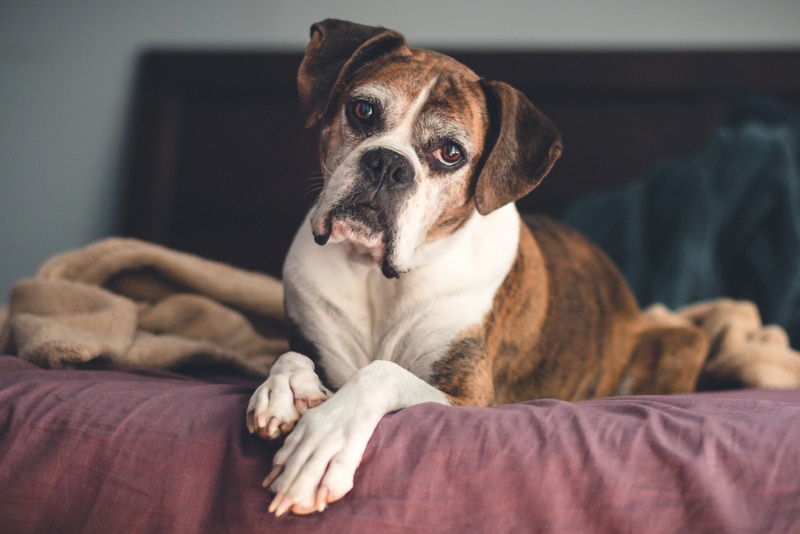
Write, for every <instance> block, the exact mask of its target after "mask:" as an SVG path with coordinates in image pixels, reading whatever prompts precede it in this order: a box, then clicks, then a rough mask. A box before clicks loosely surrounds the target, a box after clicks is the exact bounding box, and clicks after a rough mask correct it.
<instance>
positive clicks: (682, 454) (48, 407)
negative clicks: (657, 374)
mask: <svg viewBox="0 0 800 534" xmlns="http://www.w3.org/2000/svg"><path fill="white" fill-rule="evenodd" d="M255 386H256V384H255V383H244V384H242V383H240V384H230V383H229V384H225V383H211V382H208V381H203V380H199V379H193V378H187V377H183V376H180V375H175V374H169V373H153V372H122V371H46V370H41V369H39V368H37V367H34V366H33V365H31V364H29V363H26V362H23V361H21V360H19V359H17V358H12V357H0V532H14V533H19V532H61V533H67V532H89V533H91V532H98V533H99V532H102V533H107V532H181V533H184V532H348V533H351V532H415V531H416V532H537V531H541V532H547V531H551V532H611V531H615V532H680V531H684V532H686V531H692V532H723V531H728V532H730V531H736V532H740V531H741V532H792V531H794V532H798V531H800V390H791V391H780V392H766V391H740V392H732V393H719V394H695V395H684V396H669V397H624V398H614V399H601V400H595V401H588V402H581V403H577V404H573V403H567V402H560V401H554V400H540V401H532V402H527V403H522V404H516V405H508V406H500V407H495V408H449V407H444V406H439V405H432V404H426V405H420V406H416V407H413V408H409V409H406V410H403V411H401V412H398V413H395V414H392V415H389V416H387V417H385V418H384V420H383V421H382V422H381V424H380V425H379V427H378V429H377V431H376V434H375V435H374V436H373V438H372V440H371V441H370V444H369V446H368V448H367V451H366V453H365V455H364V460H363V464H362V465H361V467H360V468H359V470H358V472H357V473H356V481H355V488H354V489H353V491H352V492H351V493H350V494H348V495H347V496H346V497H345V498H344V499H343V500H342V501H340V502H338V503H336V504H334V505H332V506H330V507H329V508H328V510H326V511H325V512H324V513H322V514H313V515H310V516H305V517H298V516H285V517H281V518H275V517H273V516H271V515H270V514H268V513H267V506H268V504H269V501H270V495H269V493H268V492H267V491H266V490H263V489H262V488H261V486H260V482H261V480H262V478H263V477H264V476H265V475H266V474H267V472H268V471H269V469H270V463H271V457H272V454H273V453H274V452H275V450H276V447H277V445H276V444H270V443H267V442H264V441H262V440H260V439H258V438H256V437H253V436H251V435H249V434H248V433H247V431H246V429H245V425H244V413H245V407H246V405H247V400H248V398H249V395H250V393H251V391H252V390H253V389H254V387H255Z"/></svg>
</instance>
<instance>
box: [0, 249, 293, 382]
mask: <svg viewBox="0 0 800 534" xmlns="http://www.w3.org/2000/svg"><path fill="white" fill-rule="evenodd" d="M6 313H7V317H6V318H5V321H3V318H2V317H0V321H2V323H0V324H3V328H2V331H1V332H0V353H3V354H16V355H18V356H20V357H22V358H24V359H26V360H29V361H31V362H34V363H36V364H38V365H41V366H44V367H50V368H71V367H80V366H81V365H84V364H96V363H103V364H110V365H112V366H117V365H118V366H126V367H142V368H155V369H177V368H183V367H187V366H190V367H196V366H202V367H205V368H208V367H211V368H223V369H225V370H230V371H233V372H236V373H239V374H242V373H243V374H247V375H257V376H265V375H266V374H267V372H268V371H269V367H270V366H271V365H272V362H273V361H274V360H275V358H276V357H277V356H279V355H280V354H281V353H282V352H284V351H285V350H287V343H286V340H285V337H284V315H283V286H282V284H281V282H280V281H279V280H276V279H275V278H272V277H270V276H266V275H262V274H257V273H253V272H248V271H244V270H240V269H235V268H233V267H231V266H228V265H224V264H221V263H217V262H213V261H209V260H206V259H203V258H199V257H197V256H193V255H190V254H185V253H181V252H177V251H174V250H170V249H167V248H164V247H160V246H157V245H154V244H151V243H145V242H142V241H138V240H134V239H119V238H110V239H105V240H102V241H99V242H97V243H94V244H92V245H89V246H87V247H86V248H83V249H80V250H76V251H72V252H67V253H64V254H61V255H58V256H55V257H53V258H52V259H50V260H49V261H47V262H46V263H45V264H44V265H43V266H42V267H41V268H40V269H39V272H38V273H37V274H36V276H35V277H34V278H32V279H25V280H22V281H20V282H18V283H17V284H16V285H15V286H14V287H13V288H12V290H11V295H10V301H9V307H8V310H7V312H6Z"/></svg>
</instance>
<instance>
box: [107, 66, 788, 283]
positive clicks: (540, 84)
mask: <svg viewBox="0 0 800 534" xmlns="http://www.w3.org/2000/svg"><path fill="white" fill-rule="evenodd" d="M451 55H453V56H455V57H457V58H458V59H460V60H461V61H463V62H464V63H466V64H467V65H469V66H470V67H472V68H473V69H474V70H475V71H476V72H478V73H479V74H481V75H483V76H485V77H487V78H491V79H499V80H503V81H506V82H508V83H510V84H511V85H513V86H515V87H517V88H518V89H520V90H522V91H523V92H525V93H526V94H527V95H528V96H529V98H530V99H531V100H532V101H533V102H534V104H536V105H537V106H538V107H539V108H540V109H541V110H542V111H543V112H544V113H545V114H547V115H548V116H549V117H550V118H551V119H552V120H553V121H554V122H555V124H556V125H557V126H558V127H559V129H560V130H561V132H562V135H563V137H564V141H565V152H564V155H563V157H562V158H561V160H560V161H559V162H558V164H556V166H555V168H554V170H553V172H552V173H551V174H550V176H549V177H548V178H547V179H546V180H545V181H544V183H543V184H542V185H541V186H540V187H539V188H538V189H537V190H536V191H534V192H533V193H532V194H531V195H529V197H527V198H525V199H523V200H522V201H520V202H519V205H520V209H521V210H524V211H530V210H538V211H544V212H548V213H551V214H558V212H559V211H560V210H561V209H562V208H563V207H564V205H565V204H566V203H567V202H568V201H569V200H570V199H572V198H574V197H575V196H577V195H580V194H583V193H587V192H590V191H594V190H598V189H601V188H605V187H608V186H611V185H614V184H619V183H621V182H625V181H627V180H631V179H633V178H635V177H637V176H639V175H641V173H643V172H644V171H645V170H646V169H647V168H648V167H649V166H650V165H652V164H653V163H654V162H656V161H659V160H662V159H665V158H670V157H677V156H684V155H687V154H690V153H691V152H692V151H694V150H697V149H699V148H701V147H702V146H703V145H704V143H705V142H706V140H707V139H708V138H709V136H710V134H711V133H712V131H713V130H714V128H715V127H716V126H717V125H718V124H719V123H720V121H721V120H722V118H723V117H724V115H725V113H726V111H727V110H728V109H729V108H730V106H731V104H732V103H733V102H734V101H735V100H736V99H737V98H739V97H741V96H743V95H747V94H751V93H769V94H771V95H775V96H778V97H781V98H783V99H784V100H786V101H788V102H790V103H792V104H794V105H800V51H799V52H793V51H782V52H775V51H769V52H732V51H726V52H702V53H696V52H546V53H545V52H521V51H517V52H490V53H452V54H451ZM300 60H301V54H299V53H268V52H260V51H219V52H203V51H150V52H147V53H145V54H143V56H142V57H141V60H140V62H139V66H138V74H137V80H138V82H137V88H136V92H135V94H136V98H135V105H134V107H133V112H132V117H131V124H132V127H131V135H130V147H129V150H128V155H127V164H126V166H125V168H126V177H125V179H126V186H125V198H124V202H123V204H124V210H123V213H122V215H121V220H120V228H119V230H120V233H122V234H123V235H128V236H133V237H138V238H141V239H146V240H149V241H154V242H156V243H160V244H163V245H166V246H169V247H172V248H176V249H179V250H185V251H189V252H193V253H197V254H200V255H202V256H205V257H209V258H213V259H217V260H221V261H225V262H228V263H232V264H234V265H236V266H239V267H244V268H249V269H255V270H259V271H263V272H267V273H270V274H273V275H280V269H281V264H282V262H283V257H284V255H285V253H286V250H287V249H288V246H289V244H290V242H291V239H292V236H293V235H294V233H295V231H296V230H297V228H298V225H299V224H300V222H301V220H302V218H303V216H304V214H305V211H306V210H307V208H308V206H309V205H310V203H311V202H312V201H313V199H314V196H315V193H316V192H317V191H318V187H317V186H318V183H319V182H318V180H319V175H320V174H319V172H318V171H319V165H318V159H317V132H316V131H313V130H306V129H304V128H303V119H302V116H301V112H300V106H299V103H298V101H297V96H296V87H295V74H296V71H297V67H298V65H299V63H300Z"/></svg>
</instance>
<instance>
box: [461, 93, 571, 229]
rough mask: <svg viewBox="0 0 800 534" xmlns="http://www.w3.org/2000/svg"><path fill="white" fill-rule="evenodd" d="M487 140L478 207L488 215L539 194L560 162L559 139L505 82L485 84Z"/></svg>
mask: <svg viewBox="0 0 800 534" xmlns="http://www.w3.org/2000/svg"><path fill="white" fill-rule="evenodd" d="M480 83H481V86H482V88H483V91H484V94H485V95H486V105H487V108H488V112H489V134H488V135H487V143H486V146H487V148H486V152H485V153H484V156H483V166H482V167H481V169H480V171H479V174H478V179H477V182H476V184H475V206H476V207H477V209H478V213H480V214H481V215H487V214H489V213H491V212H492V211H494V210H496V209H497V208H499V207H501V206H504V205H506V204H508V203H509V202H514V201H515V200H518V199H520V198H522V197H524V196H525V195H527V194H528V193H530V192H531V191H532V190H533V188H535V187H536V186H537V185H539V183H540V182H541V181H542V179H543V178H544V177H545V175H547V173H548V172H550V169H551V168H552V167H553V164H554V163H555V162H556V160H557V159H558V158H559V156H561V151H562V144H561V134H559V133H558V130H557V129H556V127H555V126H554V125H553V123H552V122H550V119H548V118H547V117H545V116H544V114H543V113H542V112H541V111H539V110H538V109H536V107H534V105H533V104H531V102H530V100H528V99H527V97H526V96H525V95H524V94H522V93H521V92H520V91H517V90H516V89H514V88H513V87H511V86H510V85H508V84H505V83H503V82H494V81H487V80H481V81H480Z"/></svg>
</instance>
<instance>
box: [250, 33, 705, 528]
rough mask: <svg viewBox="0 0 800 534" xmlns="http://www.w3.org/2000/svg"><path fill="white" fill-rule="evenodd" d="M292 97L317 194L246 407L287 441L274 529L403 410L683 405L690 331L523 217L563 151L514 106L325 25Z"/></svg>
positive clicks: (486, 84) (452, 68) (440, 65)
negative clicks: (281, 330)
mask: <svg viewBox="0 0 800 534" xmlns="http://www.w3.org/2000/svg"><path fill="white" fill-rule="evenodd" d="M298 86H299V94H300V100H301V103H302V107H303V111H304V113H305V117H306V125H307V126H309V127H311V126H320V127H321V130H320V136H321V140H320V151H321V155H320V158H321V164H322V169H323V170H324V187H323V189H322V192H321V194H320V196H319V198H318V199H317V201H316V203H315V204H314V206H313V207H312V209H311V210H310V213H309V214H308V216H307V218H306V221H305V223H304V224H303V225H302V227H301V228H300V230H299V232H298V233H297V235H296V237H295V239H294V242H293V244H292V246H291V249H290V251H289V254H288V256H287V258H286V262H285V265H284V270H283V276H284V283H285V302H286V312H287V317H288V321H289V330H290V334H289V338H290V346H291V348H292V351H291V352H287V353H286V354H283V355H282V356H281V357H280V358H279V359H278V360H277V361H276V362H275V364H274V366H273V367H272V369H271V372H270V374H269V377H268V379H267V380H266V381H265V382H264V383H263V384H262V385H261V386H260V387H259V388H258V389H257V390H256V392H255V393H254V394H253V396H252V399H251V401H250V404H249V406H248V409H247V418H246V419H247V426H248V428H249V430H250V432H253V433H257V434H258V435H260V436H262V437H264V438H268V439H274V438H278V437H280V436H283V435H286V434H288V437H287V438H286V440H285V442H284V444H283V446H282V447H281V449H280V450H279V451H278V452H277V454H276V455H275V458H274V468H273V470H272V471H271V472H270V474H269V475H268V476H267V478H266V480H265V481H264V485H265V487H266V486H269V487H270V488H271V489H272V490H273V491H274V493H275V497H274V500H273V501H272V503H271V505H270V507H269V510H270V512H274V513H276V514H277V515H281V514H284V513H286V512H287V511H293V512H295V513H308V512H312V511H315V510H318V511H322V510H323V509H324V508H325V507H326V505H327V503H330V502H332V501H335V500H337V499H340V498H341V497H342V496H343V495H345V494H346V493H347V492H348V491H349V490H350V489H351V488H352V485H353V476H354V473H355V471H356V468H357V467H358V465H359V462H360V460H361V457H362V454H363V452H364V450H365V448H366V446H367V442H368V441H369V439H370V436H371V435H372V433H373V431H374V429H375V427H376V426H377V425H378V422H379V421H380V419H381V418H382V417H383V416H384V415H385V414H387V413H389V412H392V411H396V410H399V409H401V408H405V407H408V406H412V405H416V404H420V403H425V402H437V403H442V404H448V405H480V406H487V405H492V404H500V403H512V402H517V401H523V400H528V399H534V398H543V397H549V398H558V399H565V400H580V399H587V398H590V397H602V396H611V395H617V394H636V393H650V394H658V393H676V392H688V391H692V390H694V388H695V385H696V383H697V380H698V376H699V374H700V371H701V369H702V366H703V363H704V359H705V356H706V353H707V344H708V342H707V340H706V337H705V336H704V335H703V333H702V332H701V331H700V330H698V329H696V328H691V327H688V326H685V325H682V324H669V323H664V322H658V321H654V320H653V319H652V318H651V317H649V316H648V315H647V314H644V313H642V312H641V311H640V310H639V308H638V306H637V304H636V300H635V299H634V297H633V295H632V294H631V291H630V290H629V288H628V286H627V285H626V282H625V281H624V279H623V277H622V275H621V274H620V272H619V271H618V270H617V268H616V267H615V266H614V265H613V263H612V262H611V261H610V260H609V259H608V258H607V257H606V256H605V255H604V254H603V253H602V252H600V250H599V249H598V248H595V247H594V246H593V245H592V244H590V243H589V242H587V241H586V240H585V239H584V238H582V237H581V236H580V235H578V234H577V233H575V232H573V231H571V230H569V229H567V228H565V227H564V226H561V225H560V224H558V223H557V222H555V221H553V220H551V219H548V218H544V217H536V218H531V219H526V220H524V221H523V219H522V218H521V217H520V215H519V213H518V211H517V209H516V207H515V205H514V201H516V200H517V199H519V198H521V197H522V196H524V195H526V194H528V193H529V192H530V191H531V190H532V189H534V188H535V187H536V186H537V185H538V184H539V183H540V182H541V181H542V179H543V178H544V177H545V175H546V174H547V173H548V172H549V171H550V169H551V167H552V166H553V164H554V163H555V162H556V160H557V159H558V158H559V156H560V155H561V152H562V142H561V137H560V135H559V132H558V131H557V130H556V128H555V126H554V125H553V124H552V123H551V122H550V120H548V119H547V117H545V116H544V115H543V114H542V113H541V112H540V111H539V110H538V109H537V108H536V107H534V106H533V104H531V102H530V101H528V99H527V98H526V97H525V96H524V95H523V94H522V93H520V92H519V91H517V90H515V89H513V88H512V87H510V86H508V85H507V84H505V83H502V82H497V81H489V80H485V79H482V78H480V77H479V76H478V75H476V74H475V73H473V72H472V71H471V70H470V69H468V68H467V67H465V66H464V65H462V64H460V63H458V62H457V61H455V60H453V59H452V58H449V57H447V56H444V55H441V54H438V53H435V52H431V51H426V50H417V49H411V48H409V47H408V46H407V44H406V41H405V39H404V38H403V36H402V35H400V34H399V33H397V32H394V31H391V30H387V29H385V28H379V27H369V26H363V25H359V24H353V23H349V22H344V21H336V20H326V21H323V22H320V23H318V24H315V25H313V26H312V28H311V40H310V44H309V45H308V49H307V51H306V54H305V57H304V59H303V62H302V64H301V66H300V70H299V73H298ZM334 392H335V393H334ZM290 431H291V433H289V432H290Z"/></svg>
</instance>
